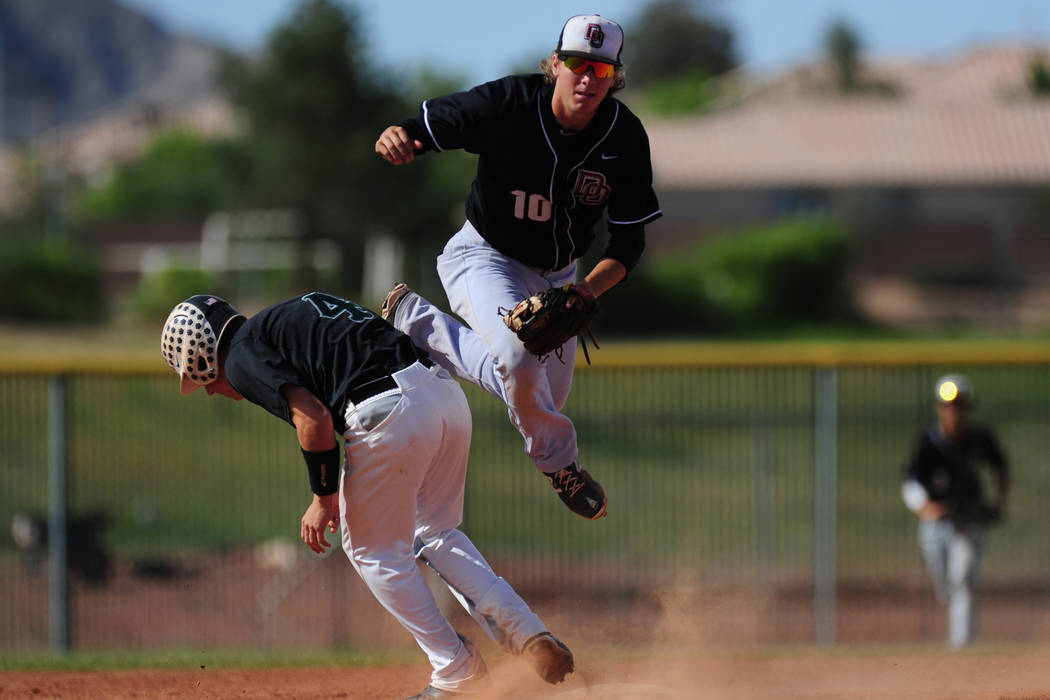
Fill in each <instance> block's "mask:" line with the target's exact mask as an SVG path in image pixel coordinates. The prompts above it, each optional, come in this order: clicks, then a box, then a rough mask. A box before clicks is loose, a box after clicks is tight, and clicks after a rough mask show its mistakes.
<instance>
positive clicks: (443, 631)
mask: <svg viewBox="0 0 1050 700" xmlns="http://www.w3.org/2000/svg"><path fill="white" fill-rule="evenodd" d="M393 378H394V380H395V381H396V382H397V385H398V389H397V390H392V391H389V392H385V393H382V394H379V395H377V396H373V397H371V398H369V399H367V400H365V401H363V402H361V403H360V404H357V405H350V406H348V407H347V411H346V415H345V418H346V426H347V427H346V432H345V433H344V435H343V437H344V438H345V442H344V446H345V450H346V463H345V465H344V469H343V474H342V480H341V483H340V499H339V506H340V513H341V519H342V545H343V551H345V552H346V555H347V557H349V559H350V562H351V563H352V564H353V566H354V568H355V569H356V570H357V572H358V573H359V574H360V575H361V578H362V579H363V580H364V582H365V584H366V585H367V586H368V588H369V590H371V591H372V593H373V594H374V595H375V597H376V599H377V600H378V601H379V602H380V603H381V604H382V605H383V607H385V608H386V609H387V610H388V611H390V613H391V614H392V615H393V616H394V617H395V618H397V621H398V622H400V623H401V624H402V625H403V626H404V627H405V628H406V629H407V630H408V631H409V632H410V633H411V634H412V636H413V637H414V638H415V640H416V643H417V644H419V646H420V648H421V649H422V650H423V651H424V652H425V653H426V655H427V658H428V659H429V660H430V664H431V666H432V667H433V673H432V674H431V681H430V684H431V685H433V686H434V687H436V688H440V689H443V690H450V691H455V690H457V689H461V688H463V687H464V686H465V685H466V684H469V683H470V681H472V680H475V679H477V678H480V677H481V676H484V675H485V672H486V670H485V663H484V661H483V660H482V659H481V656H480V654H479V653H478V652H477V650H476V649H475V648H474V647H473V645H471V644H464V643H463V642H462V641H461V640H460V638H459V637H458V636H457V635H456V632H455V630H454V629H453V628H452V626H451V625H450V624H449V622H448V620H446V619H445V617H444V616H443V615H442V614H441V611H440V609H439V608H438V605H437V603H436V601H435V600H434V598H433V596H432V595H431V592H430V589H429V588H428V587H427V584H426V581H425V579H424V577H423V574H422V572H421V571H420V570H419V568H418V567H417V565H416V558H417V557H419V558H421V559H425V560H426V562H427V563H428V564H429V565H430V566H431V567H432V568H433V569H434V570H435V571H437V572H438V574H440V576H441V579H442V580H443V581H444V582H445V583H446V585H448V586H449V588H450V589H451V590H452V592H453V593H454V595H455V596H456V598H457V599H458V600H459V601H460V602H461V603H463V604H464V606H465V607H466V608H467V610H468V612H470V613H471V615H472V616H473V617H474V618H475V620H478V621H479V623H480V624H481V625H482V628H483V629H484V630H485V632H486V633H487V634H489V635H490V636H491V637H492V638H493V639H495V640H496V641H497V642H499V643H500V644H501V645H502V646H503V648H504V649H506V650H508V651H511V652H514V653H517V652H518V651H520V649H521V646H522V645H523V644H524V643H525V641H527V640H528V639H529V638H531V637H532V636H534V635H536V634H539V633H541V632H544V631H545V630H546V628H545V627H544V625H543V622H542V621H541V620H540V618H539V617H537V616H536V615H535V614H534V613H533V612H532V611H531V610H530V609H529V607H528V605H527V604H526V603H525V601H524V600H522V599H521V597H519V596H518V594H517V593H515V592H514V590H513V589H512V588H511V587H510V585H509V584H508V583H507V582H506V581H504V580H503V579H502V578H500V577H499V576H497V575H496V574H495V572H493V570H492V567H490V566H489V564H488V562H486V561H485V558H484V557H482V556H481V553H480V552H478V550H477V548H476V547H475V546H474V544H473V543H472V542H471V541H470V539H468V538H467V536H466V535H465V534H463V533H462V532H461V531H459V530H458V529H456V528H457V527H458V526H459V524H460V522H461V521H462V519H463V488H464V481H465V479H466V474H467V456H468V453H469V451H470V437H471V416H470V409H469V408H468V406H467V400H466V397H465V396H464V395H463V390H462V389H461V388H460V386H459V384H457V383H456V381H455V380H454V379H452V377H450V376H449V375H448V373H447V372H446V371H444V370H443V369H441V368H440V367H438V366H434V367H431V368H427V367H424V366H423V365H422V364H419V363H415V364H413V365H411V366H410V367H407V368H405V369H403V370H401V371H399V372H396V373H394V375H393Z"/></svg>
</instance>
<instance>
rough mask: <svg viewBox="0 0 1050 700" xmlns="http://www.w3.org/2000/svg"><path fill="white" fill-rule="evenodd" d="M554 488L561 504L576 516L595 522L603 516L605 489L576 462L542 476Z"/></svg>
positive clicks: (605, 501)
mask: <svg viewBox="0 0 1050 700" xmlns="http://www.w3.org/2000/svg"><path fill="white" fill-rule="evenodd" d="M544 476H545V477H547V481H549V482H551V486H553V487H554V493H556V494H558V498H560V499H561V502H562V503H564V504H565V505H567V506H568V507H569V510H571V511H572V512H573V513H575V514H576V515H578V516H580V517H581V518H587V519H588V520H597V519H598V518H600V517H602V516H604V515H605V508H606V505H607V504H608V499H606V497H605V489H603V488H602V485H601V484H599V483H598V482H597V481H595V480H594V477H592V476H591V475H590V474H588V473H587V470H585V469H580V468H579V466H577V464H576V462H573V463H572V464H570V465H569V466H567V467H565V468H564V469H562V470H560V471H556V472H554V473H553V474H544Z"/></svg>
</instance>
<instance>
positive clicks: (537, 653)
mask: <svg viewBox="0 0 1050 700" xmlns="http://www.w3.org/2000/svg"><path fill="white" fill-rule="evenodd" d="M521 655H522V656H524V657H525V660H526V661H528V662H529V665H530V666H532V668H533V670H535V671H536V673H538V674H539V676H540V678H542V679H543V680H545V681H547V682H548V683H561V682H562V681H563V680H565V676H567V675H569V674H570V673H572V672H573V670H575V668H576V664H575V662H574V661H573V658H572V652H571V651H569V647H567V646H565V645H564V644H562V643H561V642H560V641H558V640H557V639H556V638H555V636H554V635H553V634H551V633H550V632H542V633H540V634H537V635H536V636H535V637H533V638H532V639H530V640H529V641H527V642H525V644H524V646H522V648H521Z"/></svg>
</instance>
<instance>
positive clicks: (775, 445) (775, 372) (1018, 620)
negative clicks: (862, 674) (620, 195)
mask: <svg viewBox="0 0 1050 700" xmlns="http://www.w3.org/2000/svg"><path fill="white" fill-rule="evenodd" d="M688 354H689V353H688V352H687V353H686V356H688ZM724 359H725V361H720V360H719V359H718V357H717V356H714V357H706V356H705V359H703V361H695V362H694V361H685V362H673V363H667V364H645V365H637V364H633V365H632V364H617V365H612V366H610V365H609V364H605V365H601V364H599V365H597V366H594V367H585V368H581V369H580V370H579V371H578V372H577V374H576V381H575V386H574V389H573V393H572V396H571V398H570V401H569V405H568V406H567V407H566V413H567V414H568V415H570V416H571V417H572V418H573V420H574V422H575V424H576V427H577V431H578V434H579V439H580V450H581V463H582V465H583V466H584V467H585V468H587V469H588V470H590V471H591V473H592V474H594V475H595V476H596V477H597V478H598V479H599V480H600V481H602V483H603V484H604V486H605V488H606V490H607V492H608V494H609V516H608V517H607V518H605V519H603V520H601V521H597V522H587V521H583V520H582V519H580V518H577V517H575V516H573V515H572V514H570V513H569V512H568V511H567V510H566V509H565V508H564V506H562V505H561V503H560V502H559V501H558V499H557V497H556V496H555V495H554V493H553V492H552V491H551V489H550V487H549V486H548V484H547V482H546V480H545V479H543V478H542V477H541V476H540V474H539V473H538V472H537V471H536V469H535V468H534V467H533V465H532V464H531V462H530V461H529V460H528V459H527V457H526V456H525V455H524V452H523V450H522V441H521V438H520V436H519V435H518V434H517V433H516V432H515V431H514V430H513V428H512V427H511V425H510V423H509V421H508V419H507V416H506V411H505V407H503V406H502V404H500V403H499V402H498V401H497V400H495V399H494V398H492V397H490V396H488V395H485V394H482V393H481V392H480V391H478V390H475V389H474V388H472V387H467V388H466V391H467V393H468V397H469V399H470V402H471V405H472V408H473V412H474V420H475V428H474V440H473V448H472V456H471V460H472V461H471V468H470V473H469V475H468V480H467V502H466V514H465V520H464V525H463V529H464V530H465V531H466V532H467V533H468V534H469V535H470V536H471V537H472V538H473V539H474V541H475V542H476V543H477V544H478V546H479V548H480V549H481V551H482V552H484V553H485V554H486V556H487V557H488V558H489V560H490V562H491V563H492V564H493V566H494V567H495V568H496V570H497V572H498V573H500V574H501V575H503V576H504V577H505V578H507V579H508V580H509V581H510V582H511V583H512V585H514V586H515V587H516V588H517V589H518V590H519V592H520V593H522V595H523V596H524V597H525V598H526V600H528V601H529V602H530V604H532V605H533V607H534V608H535V609H536V610H537V612H539V613H540V614H541V615H542V616H543V617H544V618H545V620H546V621H547V622H548V625H549V626H551V627H552V628H553V629H564V628H566V627H568V628H571V629H572V630H573V632H571V633H570V634H569V636H570V637H571V636H572V635H573V634H575V635H577V636H581V637H583V636H589V637H590V638H593V639H594V640H596V641H601V640H608V639H617V640H620V641H624V642H631V643H657V642H658V641H660V640H661V639H671V638H675V639H678V640H680V641H681V640H684V641H691V642H696V643H707V644H719V645H725V644H732V645H762V644H771V643H773V644H810V643H821V644H830V643H840V644H843V643H847V644H848V643H880V642H912V641H937V642H939V641H941V640H942V639H943V637H944V620H943V618H944V613H943V611H942V610H941V609H940V608H939V607H938V606H937V604H936V602H935V601H934V599H933V593H932V590H931V588H930V585H929V583H928V581H927V579H926V575H925V569H924V567H923V565H922V563H921V560H920V556H919V551H918V546H917V542H916V539H915V530H916V520H915V517H914V516H913V515H912V514H911V513H910V512H909V511H907V509H906V508H905V507H904V505H903V503H902V502H901V498H900V482H899V473H900V469H901V467H902V466H903V464H904V462H905V461H906V460H907V458H908V456H909V452H910V450H911V448H912V443H913V441H914V439H915V437H916V436H917V434H918V432H919V430H921V429H922V428H923V427H925V426H926V425H928V424H930V423H931V422H932V421H933V418H934V410H933V383H934V381H935V379H936V377H937V376H939V375H940V374H943V373H946V372H948V371H961V372H964V373H966V374H968V375H969V376H970V378H971V379H972V380H973V383H974V385H975V386H976V387H977V392H978V397H979V399H978V406H977V410H976V418H977V419H978V420H980V421H982V422H986V423H989V424H991V425H992V426H993V427H994V428H995V429H996V431H997V432H998V433H999V436H1000V438H1001V441H1002V443H1003V445H1004V448H1005V450H1006V452H1007V455H1008V457H1009V459H1010V461H1011V464H1012V467H1013V474H1014V491H1013V494H1012V498H1011V500H1010V507H1009V513H1008V518H1007V520H1006V522H1005V524H1004V525H1003V526H1001V527H1000V528H998V529H996V530H994V531H993V532H992V534H991V536H990V546H989V554H988V558H987V560H986V564H985V567H984V571H985V576H984V581H983V583H982V602H983V612H982V634H981V638H982V639H998V640H1003V641H1026V640H1031V639H1040V638H1041V639H1045V638H1046V636H1047V634H1048V633H1050V596H1048V595H1047V594H1048V593H1050V577H1048V575H1050V521H1048V520H1047V518H1046V508H1045V504H1046V503H1047V502H1048V501H1050V469H1048V468H1047V467H1048V464H1047V461H1048V456H1050V430H1048V427H1050V361H1047V362H1039V361H1026V362H1012V361H1010V362H997V361H996V360H995V358H994V357H990V358H989V357H983V358H980V360H979V361H977V360H974V361H972V362H971V363H969V364H966V363H952V364H951V365H950V366H949V365H947V364H939V363H937V362H932V361H913V362H908V361H903V360H902V361H891V362H874V363H865V362H863V361H849V362H833V363H820V362H809V361H807V360H805V359H799V360H797V361H796V360H790V358H788V359H787V360H785V358H783V357H781V358H779V359H777V360H776V361H773V362H767V361H748V360H742V359H741V358H740V357H733V356H731V355H727V356H726V358H724ZM176 386H177V383H176V382H175V381H174V379H173V377H172V376H171V375H170V373H169V372H166V371H165V372H160V371H158V372H152V371H140V372H132V373H127V374H121V373H112V372H106V373H103V372H97V373H96V372H90V371H89V372H81V373H75V374H66V373H63V372H61V371H58V370H47V371H44V370H40V371H23V370H20V369H17V368H15V369H11V368H8V369H7V370H6V371H4V372H3V373H0V412H2V416H3V420H2V421H0V523H2V524H3V525H4V527H5V529H6V530H7V532H6V533H5V536H3V537H0V653H5V654H9V653H20V652H36V651H43V650H48V649H53V650H63V649H67V648H72V649H114V648H116V649H125V648H126V649H133V648H136V649H141V648H160V649H165V648H198V647H208V648H216V647H222V648H227V647H228V648H246V649H247V648H251V649H254V648H282V647H291V646H295V647H312V648H320V647H331V646H333V645H334V646H345V647H354V646H358V645H364V646H369V647H376V646H386V645H389V646H393V647H396V646H401V645H406V644H410V642H411V639H410V637H409V636H408V635H407V634H406V633H404V632H403V631H401V630H400V629H398V628H396V626H395V625H394V624H393V623H392V622H391V621H390V620H389V619H388V616H387V615H386V614H385V613H384V612H383V611H382V610H381V609H379V607H378V605H377V604H376V603H375V602H374V601H373V600H372V598H371V596H370V595H369V594H368V592H367V590H366V589H365V588H364V587H363V585H362V584H361V583H360V581H359V580H358V579H357V577H356V574H354V572H353V570H352V568H351V567H350V566H349V563H348V562H347V561H346V559H345V557H344V556H343V555H342V553H339V552H337V553H335V554H333V555H328V556H323V557H322V556H318V555H315V554H313V553H311V552H310V551H309V550H308V549H307V548H306V547H305V546H304V545H303V544H302V543H301V542H299V541H298V540H297V536H298V532H299V518H300V516H301V515H302V512H303V511H304V510H305V508H306V506H307V505H308V503H309V498H310V494H309V488H308V485H307V481H306V475H305V467H304V466H303V465H302V463H301V457H300V453H299V449H298V445H297V442H296V439H295V432H294V429H293V428H291V427H290V426H288V425H286V424H284V423H282V422H280V421H277V420H276V419H274V418H272V417H271V416H270V415H269V414H267V413H266V412H265V411H262V410H261V409H258V408H256V407H254V406H249V405H247V404H239V403H235V402H233V401H228V400H224V399H221V398H209V397H207V396H205V395H204V392H197V393H195V394H193V395H191V396H189V397H181V396H179V395H178V391H177V390H176ZM56 480H58V483H57V485H58V486H59V487H60V488H57V489H56ZM56 498H57V499H64V500H65V501H66V503H67V504H68V507H67V509H65V510H62V509H58V508H55V506H56V505H57V504H56V503H55V499H56ZM63 513H64V515H63ZM56 518H58V519H56ZM62 518H64V519H65V528H64V529H65V533H66V536H65V538H64V539H65V541H64V543H63V542H62V538H61V535H59V537H58V538H56V537H54V536H51V535H53V534H54V532H55V527H56V526H57V527H61V523H62ZM56 545H57V546H58V547H59V548H61V547H63V546H64V548H65V549H66V550H67V556H66V557H65V559H64V562H63V560H62V559H61V558H60V557H57V556H55V551H56ZM63 569H64V570H65V571H63ZM64 573H66V574H68V576H63V574H64ZM64 579H68V583H66V582H65V581H64ZM435 591H436V592H439V591H440V586H437V585H435ZM445 604H447V605H449V607H448V612H449V613H450V614H454V607H453V606H452V604H451V603H448V601H446V600H443V605H445ZM581 614H585V615H586V616H587V619H588V620H589V621H591V623H590V624H588V625H586V626H581V625H580V624H579V619H580V615H581ZM468 624H469V622H468Z"/></svg>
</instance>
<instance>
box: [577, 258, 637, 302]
mask: <svg viewBox="0 0 1050 700" xmlns="http://www.w3.org/2000/svg"><path fill="white" fill-rule="evenodd" d="M626 276H627V268H626V267H624V266H623V263H621V262H620V261H619V260H613V259H612V258H602V259H601V260H599V261H598V263H597V264H596V265H595V266H594V269H592V270H591V271H590V272H589V273H587V276H586V277H585V278H584V279H583V281H582V282H580V286H582V287H584V288H585V289H587V291H589V292H590V293H591V294H592V295H594V296H596V297H599V296H601V295H602V294H605V293H606V292H607V291H609V290H610V289H612V288H613V287H615V286H616V285H618V284H619V283H620V282H621V281H623V278H624V277H626Z"/></svg>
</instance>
